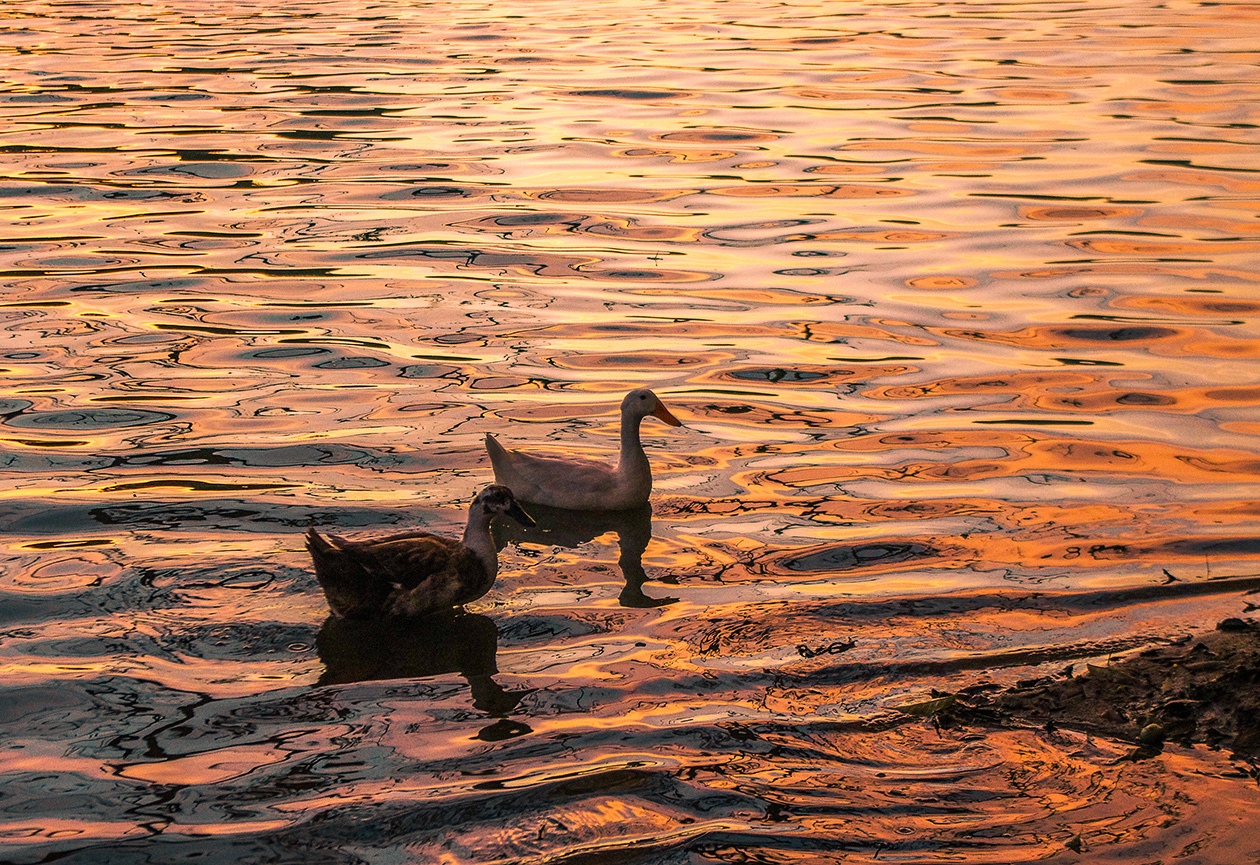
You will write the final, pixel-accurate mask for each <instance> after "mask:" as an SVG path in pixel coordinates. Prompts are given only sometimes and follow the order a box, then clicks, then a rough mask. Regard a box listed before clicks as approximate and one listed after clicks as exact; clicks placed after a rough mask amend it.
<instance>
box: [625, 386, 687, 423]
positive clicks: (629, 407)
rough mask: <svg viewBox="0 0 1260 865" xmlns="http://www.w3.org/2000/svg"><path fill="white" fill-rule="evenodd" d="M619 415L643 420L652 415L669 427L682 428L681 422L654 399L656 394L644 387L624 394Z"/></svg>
mask: <svg viewBox="0 0 1260 865" xmlns="http://www.w3.org/2000/svg"><path fill="white" fill-rule="evenodd" d="M621 413H622V414H623V415H630V416H631V417H637V418H645V417H647V416H648V415H652V416H653V417H658V418H660V419H661V420H663V421H665V423H667V424H669V425H670V426H682V421H680V420H679V419H678V418H676V417H674V416H673V415H672V414H670V413H669V409H667V408H665V404H664V403H662V402H661V401H660V400H659V399H657V398H656V394H654V393H652V392H651V391H650V390H648V389H647V388H645V387H641V388H639V389H638V390H632V391H630V393H628V394H626V398H625V399H623V400H622V401H621Z"/></svg>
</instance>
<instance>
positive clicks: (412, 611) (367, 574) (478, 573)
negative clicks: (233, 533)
mask: <svg viewBox="0 0 1260 865" xmlns="http://www.w3.org/2000/svg"><path fill="white" fill-rule="evenodd" d="M498 514H507V515H508V516H510V517H511V518H512V519H514V520H516V521H517V522H519V523H521V524H522V525H526V526H530V525H533V524H534V521H533V520H532V519H530V517H529V515H528V514H526V513H525V512H524V511H523V510H521V507H520V505H518V504H517V503H516V499H515V498H514V497H513V496H512V491H511V490H509V489H508V488H507V487H504V486H497V485H491V486H488V487H486V488H485V489H484V490H482V491H481V492H479V493H478V494H477V497H476V498H475V499H473V502H472V504H471V505H470V506H469V508H468V525H467V527H465V529H464V537H463V540H462V541H454V540H451V539H449V538H443V537H439V536H438V535H433V534H430V533H428V532H405V533H403V534H398V535H389V536H388V537H384V538H376V539H373V540H367V541H348V540H345V539H344V538H340V537H337V536H336V535H329V536H328V537H327V538H324V537H322V536H321V535H320V534H319V533H317V532H316V531H315V530H314V529H311V530H310V531H309V532H308V533H307V536H306V548H307V549H308V550H310V552H311V559H312V561H314V563H315V577H316V579H318V580H319V584H320V585H321V586H322V587H323V589H324V596H325V597H326V598H327V599H328V606H329V608H330V609H331V610H332V612H333V614H334V615H336V616H339V617H346V618H352V619H363V618H382V617H388V616H412V617H414V616H424V615H427V614H430V613H434V612H437V611H442V610H449V609H451V608H452V607H456V606H459V605H460V604H466V603H468V602H469V601H475V600H476V599H477V598H480V597H481V596H482V595H484V594H485V593H486V592H488V591H490V587H491V586H492V585H494V578H495V577H496V576H497V575H498V571H499V557H498V550H497V549H496V547H495V545H494V539H493V538H492V537H491V536H490V522H491V521H492V520H493V519H494V518H495V516H496V515H498Z"/></svg>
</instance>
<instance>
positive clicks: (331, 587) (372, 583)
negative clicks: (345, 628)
mask: <svg viewBox="0 0 1260 865" xmlns="http://www.w3.org/2000/svg"><path fill="white" fill-rule="evenodd" d="M344 543H345V542H344V541H343V540H342V539H341V538H339V537H337V536H336V535H329V536H328V537H327V538H325V537H323V536H322V535H320V534H319V532H317V531H315V529H310V530H309V531H307V533H306V548H307V549H308V550H309V551H310V553H311V562H312V563H313V564H314V565H315V579H316V580H318V581H319V585H320V587H321V588H322V589H323V590H324V597H325V599H326V600H327V601H328V606H329V608H330V609H331V610H332V611H333V613H334V615H337V616H349V617H352V618H354V617H358V616H363V615H371V614H372V613H373V612H374V611H376V610H379V609H380V607H381V606H382V605H383V604H384V603H385V599H386V597H387V596H388V595H389V591H390V586H389V585H388V584H382V582H381V581H380V580H377V579H374V578H373V576H372V575H371V574H370V573H369V572H368V571H367V569H365V568H364V567H363V565H362V563H361V562H359V561H358V560H357V559H356V558H355V557H354V556H352V555H349V554H347V553H346V551H345V550H343V549H341V548H340V547H339V546H338V544H344Z"/></svg>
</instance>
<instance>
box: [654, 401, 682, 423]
mask: <svg viewBox="0 0 1260 865" xmlns="http://www.w3.org/2000/svg"><path fill="white" fill-rule="evenodd" d="M652 417H658V418H660V419H661V420H663V421H665V423H667V424H669V425H670V426H682V421H680V420H679V419H678V418H676V417H674V416H673V415H672V414H670V413H669V409H667V408H665V403H663V402H661V401H660V400H657V401H656V411H654V412H652Z"/></svg>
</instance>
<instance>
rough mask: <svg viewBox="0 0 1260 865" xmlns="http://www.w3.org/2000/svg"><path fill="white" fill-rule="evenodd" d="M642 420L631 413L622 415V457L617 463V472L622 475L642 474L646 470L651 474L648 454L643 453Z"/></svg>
mask: <svg viewBox="0 0 1260 865" xmlns="http://www.w3.org/2000/svg"><path fill="white" fill-rule="evenodd" d="M642 420H643V418H641V417H635V416H634V415H632V414H630V413H629V412H622V414H621V456H620V458H619V459H618V461H617V470H618V471H619V472H620V473H622V474H626V473H628V472H636V471H638V472H642V471H643V469H644V468H647V470H648V471H649V472H651V468H650V467H648V458H647V454H645V453H644V452H643V442H642V441H640V440H639V423H640V422H641V421H642Z"/></svg>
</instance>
